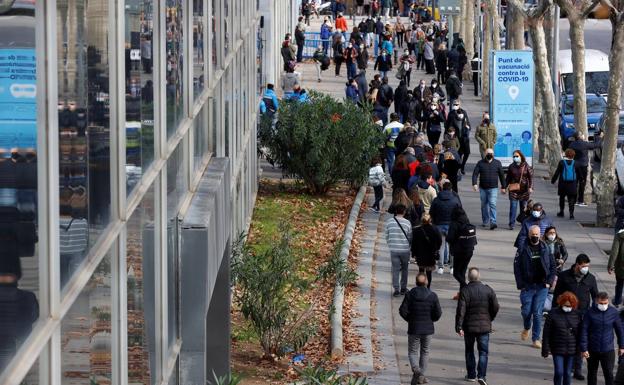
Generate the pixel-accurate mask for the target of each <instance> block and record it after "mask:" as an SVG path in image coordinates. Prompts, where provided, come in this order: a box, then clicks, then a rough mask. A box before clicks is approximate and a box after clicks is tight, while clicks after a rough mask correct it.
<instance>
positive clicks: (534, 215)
mask: <svg viewBox="0 0 624 385" xmlns="http://www.w3.org/2000/svg"><path fill="white" fill-rule="evenodd" d="M531 214H532V215H533V218H539V217H540V215H542V212H541V211H533V212H531Z"/></svg>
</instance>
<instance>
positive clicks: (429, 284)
mask: <svg viewBox="0 0 624 385" xmlns="http://www.w3.org/2000/svg"><path fill="white" fill-rule="evenodd" d="M418 272H419V273H425V274H427V289H429V288H431V273H432V271H431V270H426V269H425V268H424V267H418Z"/></svg>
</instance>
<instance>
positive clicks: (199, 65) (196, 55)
mask: <svg viewBox="0 0 624 385" xmlns="http://www.w3.org/2000/svg"><path fill="white" fill-rule="evenodd" d="M203 90H204V0H193V100H197V98H198V97H199V95H200V94H201V93H202V91H203Z"/></svg>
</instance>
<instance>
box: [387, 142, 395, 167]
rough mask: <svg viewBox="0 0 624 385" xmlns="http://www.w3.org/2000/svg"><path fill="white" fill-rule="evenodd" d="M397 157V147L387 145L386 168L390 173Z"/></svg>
mask: <svg viewBox="0 0 624 385" xmlns="http://www.w3.org/2000/svg"><path fill="white" fill-rule="evenodd" d="M395 157H396V149H395V148H394V147H386V170H388V173H390V172H392V168H393V167H394V159H395Z"/></svg>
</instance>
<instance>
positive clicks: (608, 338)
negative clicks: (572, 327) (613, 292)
mask: <svg viewBox="0 0 624 385" xmlns="http://www.w3.org/2000/svg"><path fill="white" fill-rule="evenodd" d="M596 300H597V303H595V304H594V305H593V306H592V307H591V308H590V309H589V311H588V312H587V313H585V316H584V317H583V324H582V327H581V338H580V342H579V345H580V350H581V354H582V355H583V357H584V358H585V359H587V385H596V384H597V383H598V365H600V366H601V367H602V373H603V375H604V379H605V385H613V366H614V364H615V351H614V350H613V340H614V339H615V337H617V345H618V348H619V349H618V356H621V355H623V354H624V333H623V332H622V321H621V320H620V315H619V314H618V311H617V310H616V309H615V308H614V307H613V306H609V294H607V293H606V292H600V293H598V295H597V297H596ZM614 334H615V335H614Z"/></svg>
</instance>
